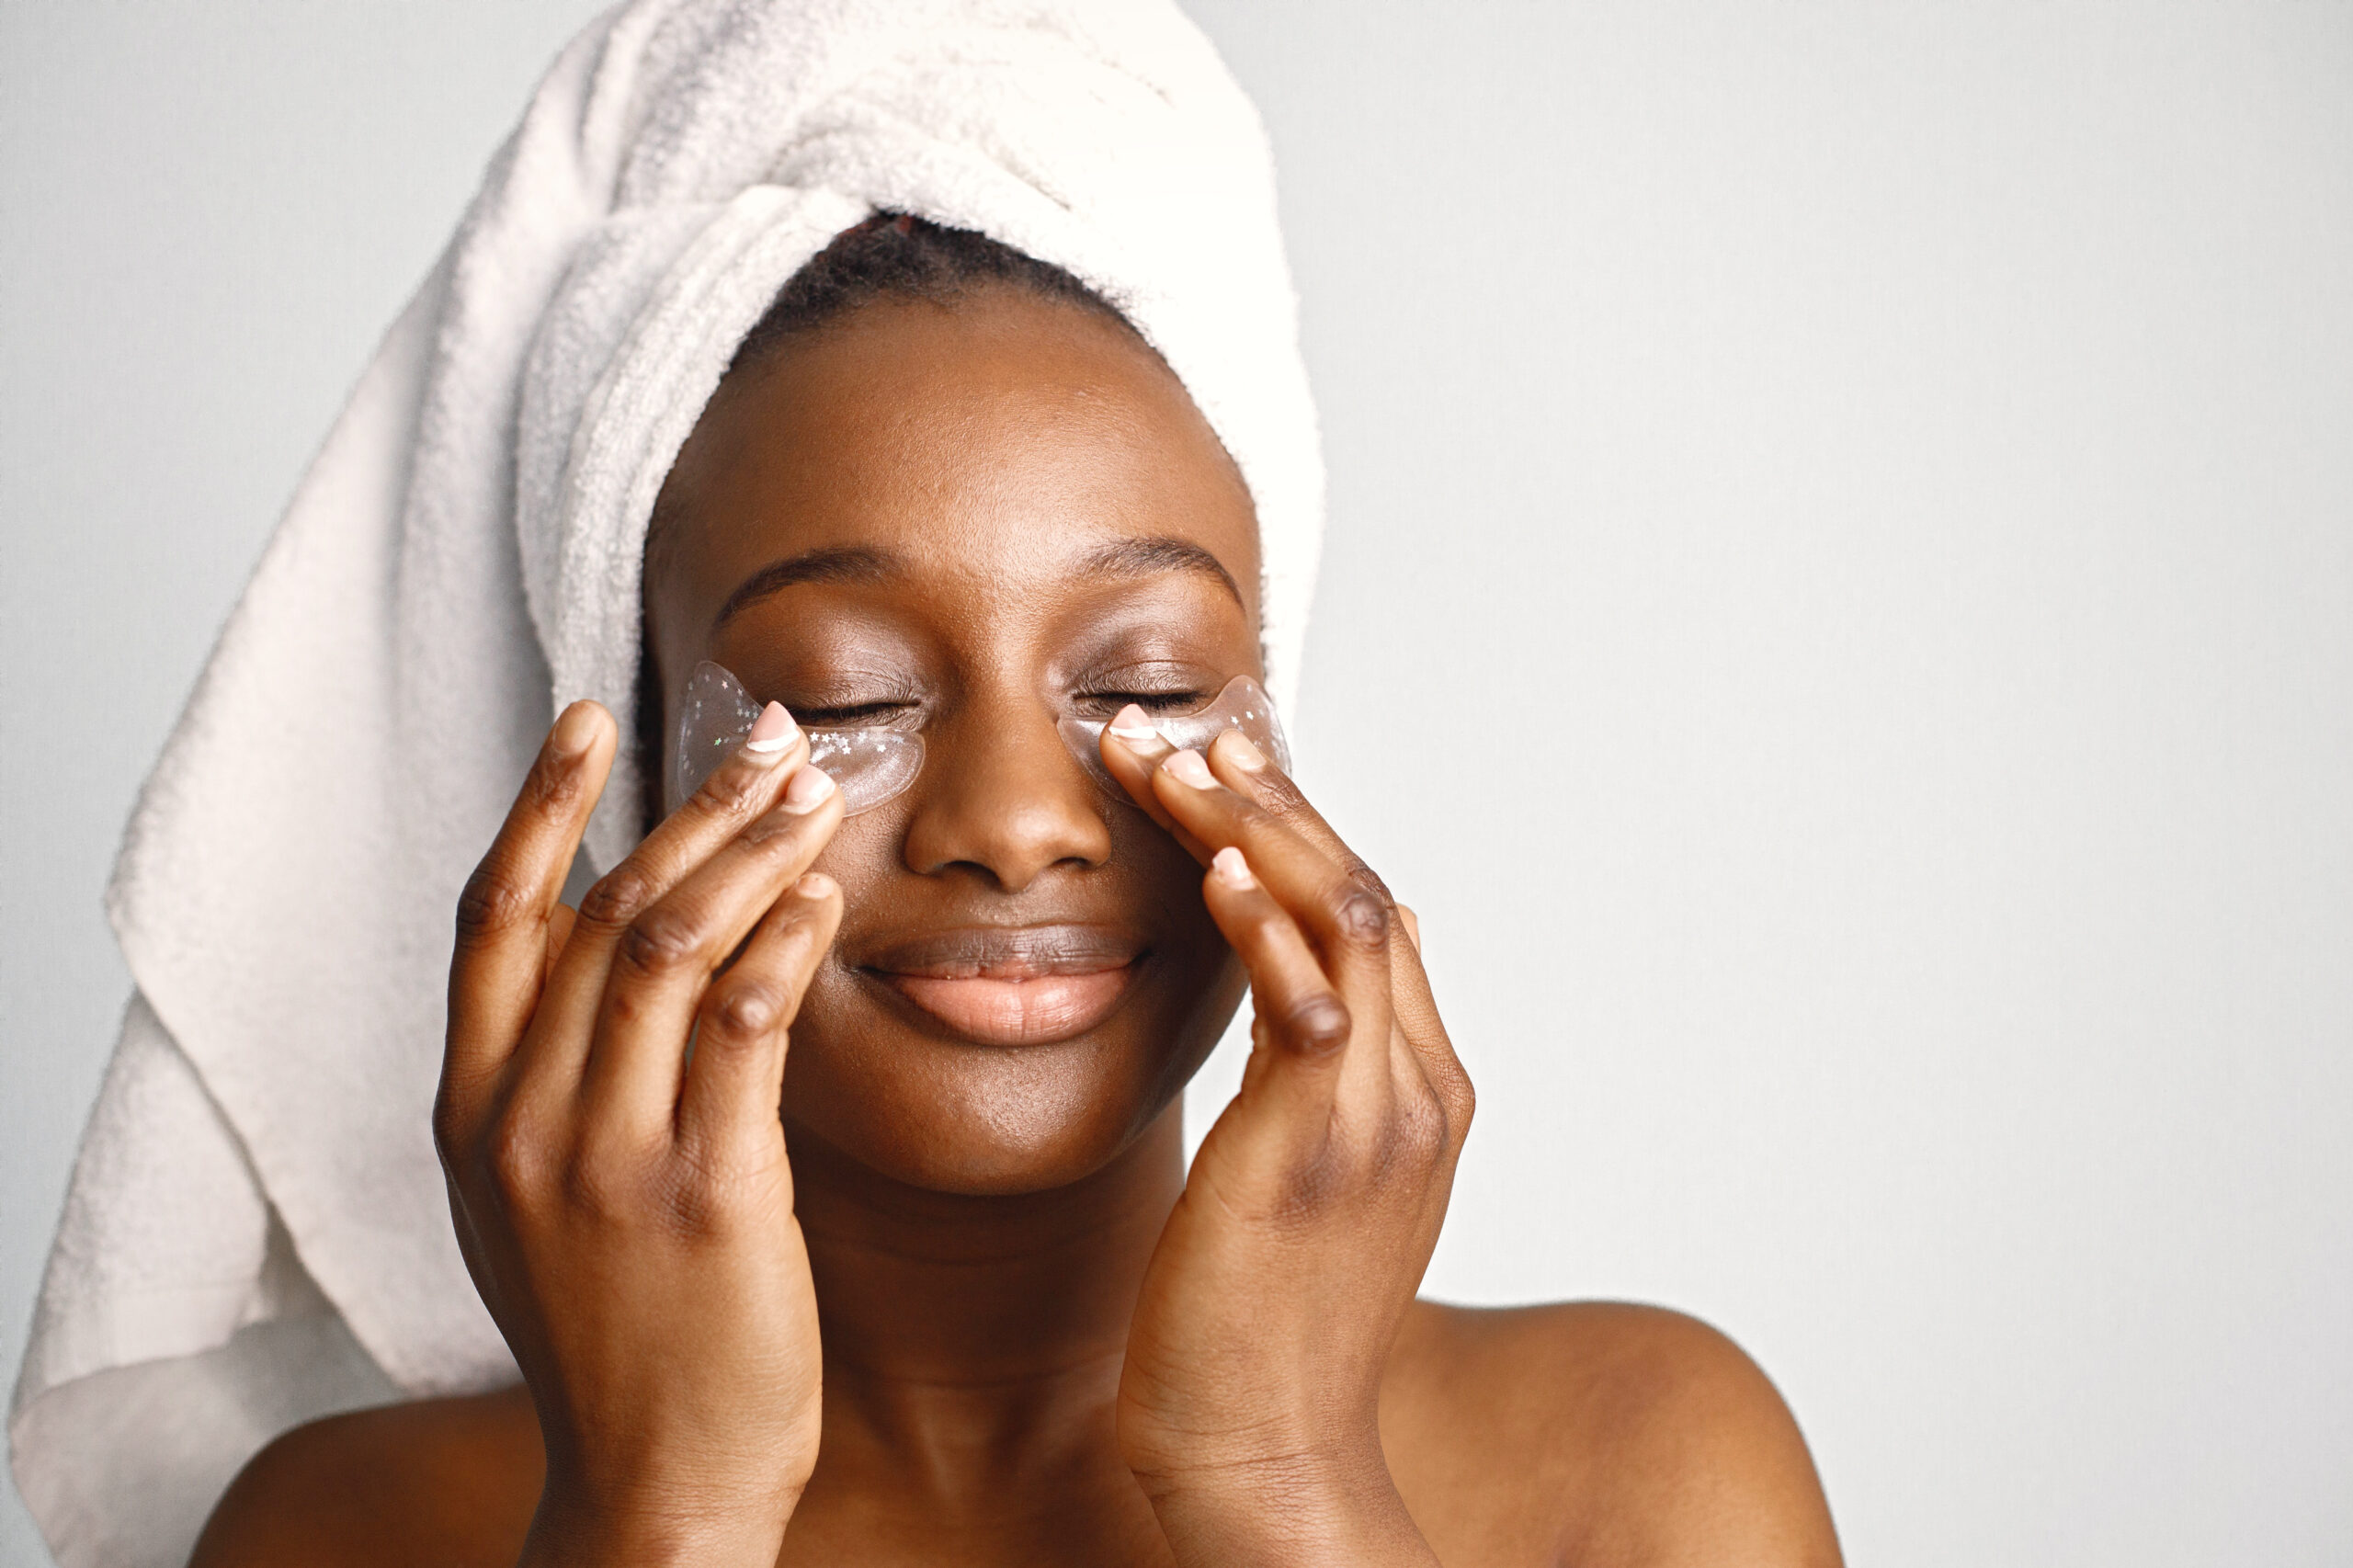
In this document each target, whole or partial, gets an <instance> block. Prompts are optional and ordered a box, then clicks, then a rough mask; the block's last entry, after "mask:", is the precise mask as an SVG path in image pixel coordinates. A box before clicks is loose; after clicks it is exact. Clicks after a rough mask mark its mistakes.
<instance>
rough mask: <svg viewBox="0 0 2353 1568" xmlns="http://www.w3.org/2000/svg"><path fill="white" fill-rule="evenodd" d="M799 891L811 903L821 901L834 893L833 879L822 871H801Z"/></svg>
mask: <svg viewBox="0 0 2353 1568" xmlns="http://www.w3.org/2000/svg"><path fill="white" fill-rule="evenodd" d="M800 892H801V897H802V898H805V899H807V900H808V901H809V902H810V903H821V902H823V901H824V900H825V899H828V898H831V897H832V896H833V895H834V879H833V878H831V877H829V876H827V875H825V873H824V872H823V871H803V872H802V873H801V886H800Z"/></svg>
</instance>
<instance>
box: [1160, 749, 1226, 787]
mask: <svg viewBox="0 0 2353 1568" xmlns="http://www.w3.org/2000/svg"><path fill="white" fill-rule="evenodd" d="M1160 766H1161V769H1162V771H1164V772H1165V773H1167V774H1168V775H1169V776H1170V777H1171V778H1175V779H1176V782H1177V783H1179V784H1189V785H1191V786H1192V787H1193V788H1194V789H1196V790H1210V789H1214V788H1216V786H1217V780H1216V779H1215V778H1212V777H1211V774H1210V765H1209V764H1208V763H1206V762H1204V761H1202V760H1201V754H1200V753H1199V752H1197V751H1180V752H1178V753H1177V754H1176V756H1172V757H1170V758H1169V759H1168V760H1167V761H1166V762H1164V763H1162V764H1161V765H1160Z"/></svg>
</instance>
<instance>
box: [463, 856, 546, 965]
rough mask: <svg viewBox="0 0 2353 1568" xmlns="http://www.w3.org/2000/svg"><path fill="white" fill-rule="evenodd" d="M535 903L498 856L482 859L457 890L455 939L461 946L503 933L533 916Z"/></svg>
mask: <svg viewBox="0 0 2353 1568" xmlns="http://www.w3.org/2000/svg"><path fill="white" fill-rule="evenodd" d="M536 905H537V901H536V900H535V899H533V898H532V896H531V890H529V889H528V888H526V887H524V886H523V885H522V884H521V883H520V882H518V881H516V880H515V879H514V878H513V877H511V876H509V875H508V874H507V870H506V866H505V865H504V864H503V863H501V861H500V860H499V859H498V858H495V857H494V858H490V859H485V860H484V861H483V863H482V864H481V865H479V866H476V867H475V868H474V872H473V875H472V876H470V877H468V878H467V879H466V885H465V889H464V891H463V892H460V893H459V894H458V941H459V943H460V945H461V946H462V945H466V944H471V943H476V942H482V941H486V940H488V939H489V938H491V937H498V936H502V935H504V934H505V933H506V932H508V931H511V930H514V929H515V928H516V927H517V926H521V925H523V924H525V923H526V922H528V921H529V920H530V919H531V918H533V917H534V916H535V915H537V913H538V910H537V907H536Z"/></svg>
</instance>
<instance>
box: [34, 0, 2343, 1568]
mask: <svg viewBox="0 0 2353 1568" xmlns="http://www.w3.org/2000/svg"><path fill="white" fill-rule="evenodd" d="M1193 10H1194V13H1195V14H1196V15H1197V16H1199V17H1200V19H1201V20H1202V22H1203V23H1204V25H1206V26H1207V27H1208V28H1209V30H1210V31H1211V34H1212V36H1213V37H1215V38H1216V40H1218V42H1219V43H1220V45H1221V46H1222V48H1223V49H1224V50H1225V51H1226V53H1227V57H1228V59H1229V60H1230V61H1231V62H1232V63H1233V67H1234V69H1235V71H1236V72H1237V73H1238V74H1240V76H1241V77H1242V79H1243V82H1244V84H1245V85H1246V86H1247V87H1248V88H1249V89H1250V90H1251V91H1252V92H1253V93H1254V94H1255V95H1256V97H1257V98H1258V101H1259V103H1260V104H1261V106H1262V107H1263V109H1264V112H1265V114H1266V118H1267V123H1268V127H1269V130H1270V131H1271V133H1272V136H1273V139H1274V142H1275V146H1276V149H1277V153H1278V155H1279V159H1280V162H1281V168H1282V177H1283V200H1284V207H1285V217H1286V221H1287V224H1288V228H1289V233H1290V243H1291V246H1292V254H1293V257H1294V260H1295V263H1296V266H1297V269H1298V274H1299V278H1300V285H1301V289H1302V294H1303V296H1304V301H1305V322H1306V345H1307V353H1308V358H1309V363H1310V366H1311V368H1312V369H1313V373H1314V377H1315V382H1316V389H1317V392H1318V393H1319V395H1320V397H1321V400H1322V405H1323V410H1324V421H1325V430H1326V435H1327V438H1328V443H1329V454H1330V459H1331V465H1332V473H1333V483H1332V524H1331V533H1330V549H1329V557H1328V562H1329V563H1328V566H1327V569H1326V573H1325V575H1324V583H1323V587H1322V591H1321V594H1320V596H1319V598H1318V600H1317V612H1316V613H1317V625H1316V628H1315V631H1314V632H1313V641H1312V648H1311V652H1310V656H1309V663H1308V667H1307V678H1306V691H1305V698H1304V701H1303V703H1302V712H1301V713H1300V715H1299V716H1298V722H1297V725H1296V730H1297V733H1298V738H1299V740H1300V741H1301V743H1302V752H1303V753H1304V756H1305V758H1306V771H1307V780H1308V782H1309V784H1310V785H1311V787H1312V789H1313V791H1314V793H1316V794H1317V796H1318V797H1319V798H1320V799H1321V800H1322V801H1324V803H1325V805H1326V807H1327V809H1328V811H1329V812H1330V814H1332V815H1333V816H1334V817H1336V820H1337V821H1338V822H1339V823H1340V824H1342V826H1343V828H1344V830H1345V831H1347V832H1349V833H1350V834H1351V835H1353V836H1354V837H1355V839H1356V840H1357V842H1358V846H1359V847H1361V848H1362V849H1363V850H1364V851H1365V852H1366V853H1367V854H1368V855H1369V856H1370V858H1372V859H1373V861H1374V862H1375V864H1376V865H1378V866H1379V867H1381V869H1383V870H1384V871H1385V872H1386V873H1387V874H1388V875H1389V877H1390V879H1391V880H1392V882H1393V883H1394V884H1395V885H1396V887H1397V888H1398V889H1399V890H1400V892H1402V893H1403V894H1404V896H1405V897H1406V898H1407V899H1408V900H1409V901H1410V902H1412V903H1415V904H1416V905H1417V906H1418V907H1419V908H1420V910H1421V911H1422V915H1423V923H1424V928H1425V930H1426V932H1427V941H1428V946H1429V949H1430V951H1431V953H1432V955H1433V958H1434V965H1435V968H1436V971H1437V973H1438V979H1439V982H1440V984H1441V991H1440V999H1441V1001H1442V1002H1443V1003H1445V1004H1446V1006H1448V1009H1449V1019H1450V1021H1451V1023H1452V1026H1453V1028H1454V1031H1455V1034H1456V1037H1457V1040H1458V1041H1459V1043H1460V1045H1461V1050H1462V1052H1463V1054H1464V1056H1465V1057H1466V1059H1467V1060H1468V1061H1469V1062H1470V1063H1471V1066H1472V1071H1473V1073H1474V1074H1475V1075H1476V1076H1477V1078H1478V1081H1479V1084H1480V1087H1481V1090H1482V1101H1481V1106H1482V1108H1481V1115H1480V1121H1479V1126H1478V1129H1477V1131H1476V1133H1475V1135H1474V1138H1473V1141H1472V1145H1471V1150H1470V1153H1469V1154H1468V1156H1467V1158H1466V1161H1465V1164H1464V1166H1463V1171H1462V1179H1461V1187H1460V1189H1459V1194H1458V1197H1457V1199H1456V1202H1455V1210H1454V1214H1453V1218H1452V1221H1451V1223H1450V1226H1449V1230H1448V1233H1447V1236H1446V1240H1445V1243H1444V1244H1443V1245H1442V1247H1441V1249H1440V1251H1439V1254H1438V1261H1437V1263H1436V1265H1435V1266H1434V1267H1433V1270H1432V1275H1431V1279H1430V1289H1431V1290H1433V1291H1434V1292H1436V1293H1438V1294H1440V1295H1444V1296H1448V1297H1450V1298H1453V1299H1456V1300H1462V1301H1520V1300H1528V1299H1534V1298H1545V1297H1558V1296H1568V1295H1609V1296H1624V1297H1635V1298H1642V1299H1645V1300H1653V1301H1665V1302H1669V1303H1672V1304H1674V1305H1677V1306H1679V1307H1682V1308H1685V1309H1687V1310H1689V1311H1692V1312H1698V1313H1699V1314H1701V1315H1703V1316H1706V1317H1708V1318H1710V1319H1711V1320H1712V1321H1714V1322H1716V1323H1718V1324H1722V1326H1723V1327H1725V1328H1726V1329H1728V1330H1729V1331H1730V1332H1731V1333H1733V1335H1735V1336H1736V1337H1738V1338H1739V1339H1741V1340H1742V1341H1743V1342H1744V1343H1745V1345H1747V1346H1749V1347H1750V1349H1751V1350H1752V1351H1753V1352H1754V1353H1755V1354H1756V1356H1757V1358H1759V1359H1760V1360H1761V1361H1762V1362H1763V1363H1764V1365H1765V1366H1766V1368H1767V1369H1768V1370H1769V1371H1770V1372H1772V1374H1773V1375H1774V1376H1775V1378H1776V1379H1777V1380H1778V1381H1779V1384H1780V1386H1781V1388H1782V1389H1783V1391H1784V1392H1786V1394H1787V1395H1788V1397H1789V1399H1790V1403H1791V1404H1792V1405H1793V1406H1794V1408H1795V1409H1796V1411H1797V1414H1798V1416H1799V1418H1800V1420H1801V1421H1802V1423H1803V1425H1804V1426H1805V1429H1806V1431H1807V1433H1808V1435H1809V1437H1811V1439H1812V1441H1813V1446H1814V1452H1815V1455H1816V1458H1817V1460H1818V1461H1819V1463H1820V1466H1821V1469H1822V1472H1823V1476H1824V1481H1825V1483H1826V1484H1827V1486H1828V1488H1829V1494H1830V1498H1831V1502H1832V1505H1833V1507H1834V1509H1835V1510H1836V1514H1837V1517H1838V1520H1839V1523H1840V1527H1841V1529H1842V1531H1843V1534H1844V1537H1845V1540H1846V1542H1847V1550H1848V1552H1849V1554H1850V1556H1851V1558H1852V1559H1853V1560H1854V1561H1855V1562H1858V1563H1863V1562H1871V1563H1880V1562H1886V1563H1907V1564H1909V1563H1921V1564H1988V1565H1993V1564H2000V1565H2010V1564H2040V1563H2051V1564H2069V1565H2075V1564H2106V1563H2114V1564H2134V1565H2136V1568H2137V1565H2154V1564H2170V1563H2181V1564H2190V1563H2199V1564H2205V1563H2222V1562H2241V1563H2262V1564H2322V1563H2344V1562H2347V1561H2353V9H2348V7H2347V6H2345V5H2343V4H2320V3H2317V0H2310V3H2300V4H2279V5H2273V4H2255V3H2242V4H2235V5H2228V6H2215V5H2186V4H2175V3H2170V0H2168V3H2162V4H2160V3H2156V0H2143V3H2137V4H2131V5H2126V4H2120V3H2119V4H2098V5H2095V4H2087V3H2084V0H2058V3H2055V4H2028V3H2025V0H2004V3H1998V4H1996V3H1987V0H1972V3H1968V4H1962V3H1959V0H1955V3H1951V4H1947V5H1943V6H1924V5H1919V4H1893V3H1888V4H1880V3H1874V4H1859V3H1858V4H1851V5H1828V4H1824V5H1813V6H1779V5H1756V4H1750V3H1747V0H1710V3H1707V4H1643V5H1634V4H1586V3H1576V4H1557V3H1556V4H1546V5H1541V6H1539V5H1505V4H1483V5H1475V6H1465V5H1452V4H1446V5H1441V4H1437V3H1429V4H1417V5H1409V4H1404V3H1402V0H1401V3H1383V4H1369V3H1367V0H1350V3H1347V4H1342V3H1339V0H1313V3H1310V0H1282V3H1281V4H1279V5H1272V4H1264V3H1256V4H1254V3H1252V0H1196V3H1195V4H1194V6H1193ZM586 14H587V7H586V6H584V5H581V4H577V3H574V0H533V3H530V4H524V3H522V0H501V3H500V4H497V5H483V4H480V3H479V0H432V3H429V4H428V3H425V0H413V3H410V4H404V5H400V6H393V5H389V4H376V5H369V6H361V5H353V4H344V5H338V6H316V5H310V4H299V3H295V0H273V3H268V4H262V3H258V0H206V3H205V4H203V5H197V4H195V3H193V0H183V3H180V4H161V3H156V0H142V3H138V4H132V3H129V0H119V3H113V4H107V5H93V4H76V5H72V6H66V5H59V4H53V3H48V0H0V289H5V295H0V353H5V361H0V550H5V552H6V554H5V563H4V565H0V648H4V649H5V655H0V656H4V657H5V681H0V721H4V722H5V735H4V736H0V788H4V789H5V797H0V812H5V820H6V855H7V860H6V869H5V878H6V881H5V889H6V892H5V895H0V998H5V1002H4V1003H0V1006H5V1016H0V1074H5V1081H0V1359H5V1361H6V1364H7V1366H8V1368H10V1369H13V1367H14V1364H15V1362H16V1359H17V1355H18V1354H19V1352H20V1350H21V1347H22V1341H23V1335H24V1329H25V1324H26V1320H27V1316H28V1311H29V1306H30V1301H31V1298H32V1295H33V1292H34V1290H35V1287H36V1284H37V1280H38V1276H39V1269H40V1259H41V1257H42V1255H43V1253H44V1251H45V1249H46V1246H47V1243H48V1236H49V1231H50V1227H51V1224H52V1223H53V1221H54V1219H55V1215H56V1211H57V1207H58V1204H59V1201H60V1199H61V1198H62V1196H63V1189H64V1182H65V1176H66V1171H67V1167H68V1162H69V1160H70V1157H71V1153H72V1150H73V1146H74V1141H75V1138H76V1136H77V1133H78V1131H79V1125H80V1120H81V1118H82V1116H83V1114H84V1112H85V1108H86V1107H87V1105H88V1103H89V1100H90V1097H91V1096H92V1094H93V1093H94V1091H95V1089H96V1086H97V1079H98V1074H99V1070H100V1067H101V1065H102V1062H103V1058H104V1055H105V1051H106V1049H107V1046H108V1042H109V1041H110V1040H111V1036H112V1032H113V1026H114V1021H115V1017H116V1014H117V1011H118V1008H119V1004H120V1001H121V998H122V994H123V991H124V986H125V983H126V981H125V977H124V974H123V971H122V969H121V966H120V963H119V960H118V959H117V958H116V956H115V953H114V950H113V948H112V945H111V942H110V940H109V938H108V935H107V932H106V930H105V927H104V925H103V922H102V920H101V919H100V916H99V913H98V895H99V892H100V889H101V886H102V884H103V881H104V877H105V873H106V869H107V867H108V862H109V860H110V858H111V856H112V852H113V846H114V840H115V836H116V834H117V833H118V831H119V826H120V824H121V821H122V818H123V816H124V813H125V812H126V811H127V810H128V808H129V806H130V803H131V798H132V795H133V791H134V790H135V789H136V787H137V785H138V782H139V780H140V778H141V777H142V773H143V771H144V769H145V768H146V767H147V765H148V763H149V762H150V761H151V760H152V758H153V755H154V753H155V751H156V748H157V747H158V745H159V744H161V742H162V740H163V737H164V735H165V731H166V729H167V727H168V725H169V723H170V722H171V719H172V716H173V714H174V713H175V712H176V710H177V707H178V705H179V703H180V701H181V700H182V699H183V697H184V696H185V694H186V692H187V690H188V686H189V683H190V681H191V680H192V679H193V677H194V676H195V674H196V671H197V669H198V667H199V663H200V661H201V660H202V657H203V655H204V653H205V651H206V649H207V647H208V645H209V643H210V639H211V636H212V634H213V632H214V631H215V629H216V628H217V626H218V625H219V623H220V621H221V619H222V616H223V615H224V614H225V613H226V612H227V610H228V608H229V607H230V605H231V603H232V602H233V598H234V596H235V594H236V592H237V589H238V587H239V585H240V584H241V583H242V581H243V578H244V574H245V572H246V571H247V569H248V568H249V566H250V565H251V563H252V561H253V559H254V557H255V555H256V551H258V549H259V547H260V545H261V543H262V540H263V539H264V537H265V535H266V534H267V530H268V528H269V527H270V525H271V523H272V521H273V520H274V517H275V515H276V512H277V510H278V506H280V505H281V504H282V502H283V500H284V498H285V497H286V495H287V494H288V493H289V491H290V488H291V486H292V484H293V482H294V480H295V477H296V475H297V473H298V472H299V470H300V468H301V464H302V462H303V461H304V460H305V459H306V458H307V456H308V455H309V452H310V449H312V447H313V444H314V443H315V442H316V440H317V439H318V438H319V437H320V436H321V435H322V434H323V433H324V430H325V428H326V426H327V424H328V422H329V420H330V419H331V418H332V416H333V415H334V413H335V408H336V407H337V405H338V403H339V402H340V399H341V397H342V394H343V392H344V391H345V389H346V388H347V385H348V384H349V381H351V379H352V378H353V377H354V376H355V375H356V373H357V372H358V368H359V367H360V365H361V364H362V363H363V361H364V360H365V358H366V357H367V355H368V353H369V349H370V347H372V345H373V342H374V339H375V337H376V335H377V334H378V333H379V331H380V330H381V328H382V326H383V325H384V324H386V323H388V322H389V321H390V319H391V317H392V314H393V312H394V311H395V310H396V309H397V308H398V306H399V305H400V304H401V302H402V301H403V300H404V298H405V297H406V295H407V292H408V290H410V288H411V287H412V286H413V284H414V283H415V280H416V279H417V278H418V277H419V276H420V275H421V274H422V272H423V271H424V269H425V267H426V265H427V264H428V262H429V261H430V259H431V257H432V256H433V255H434V254H435V252H436V251H437V250H438V247H439V246H440V244H442V242H443V240H444V238H445V237H446V235H447V233H448V232H449V228H450V226H451V225H452V223H453V222H454V221H455V219H456V216H457V214H458V212H459V210H460V206H461V204H462V203H463V201H464V199H465V198H466V196H467V195H468V194H469V192H470V191H471V189H472V185H473V182H474V179H475V177H476V176H477V175H478V173H479V171H480V169H481V166H482V164H483V160H484V159H485V157H486V156H487V155H488V153H489V152H490V150H491V149H492V147H493V146H494V143H495V142H496V141H497V140H498V139H499V138H500V137H501V136H502V135H503V134H504V132H505V131H506V127H507V126H508V124H509V123H510V122H511V121H512V119H513V117H514V116H515V114H516V113H517V111H518V109H519V108H520V107H521V104H522V102H523V99H524V97H525V95H526V93H527V92H528V90H529V85H530V84H531V83H532V81H533V80H534V79H535V77H536V76H537V74H538V73H539V71H540V68H541V66H542V65H543V64H544V63H545V62H546V60H547V59H548V58H549V57H550V56H551V54H552V52H553V51H554V50H555V49H556V48H557V46H558V45H559V44H560V43H561V41H562V40H563V38H564V36H566V35H567V34H568V33H569V31H570V30H571V29H572V28H574V26H576V25H577V23H578V22H579V21H580V20H581V19H583V18H584V17H585V15H586ZM1212 1071H1213V1072H1217V1071H1222V1069H1213V1070H1212ZM0 1559H5V1560H6V1562H11V1563H19V1562H21V1563H34V1562H43V1561H45V1559H44V1558H43V1557H42V1555H41V1552H40V1547H39V1545H38V1543H37V1540H36V1538H35V1536H34V1535H33V1533H32V1531H31V1528H30V1526H29V1524H28V1522H27V1520H26V1519H25V1517H24V1515H23V1511H22V1509H21V1507H20V1506H18V1505H17V1502H16V1500H15V1497H14V1494H13V1493H10V1494H8V1496H7V1497H6V1500H5V1504H0Z"/></svg>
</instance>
